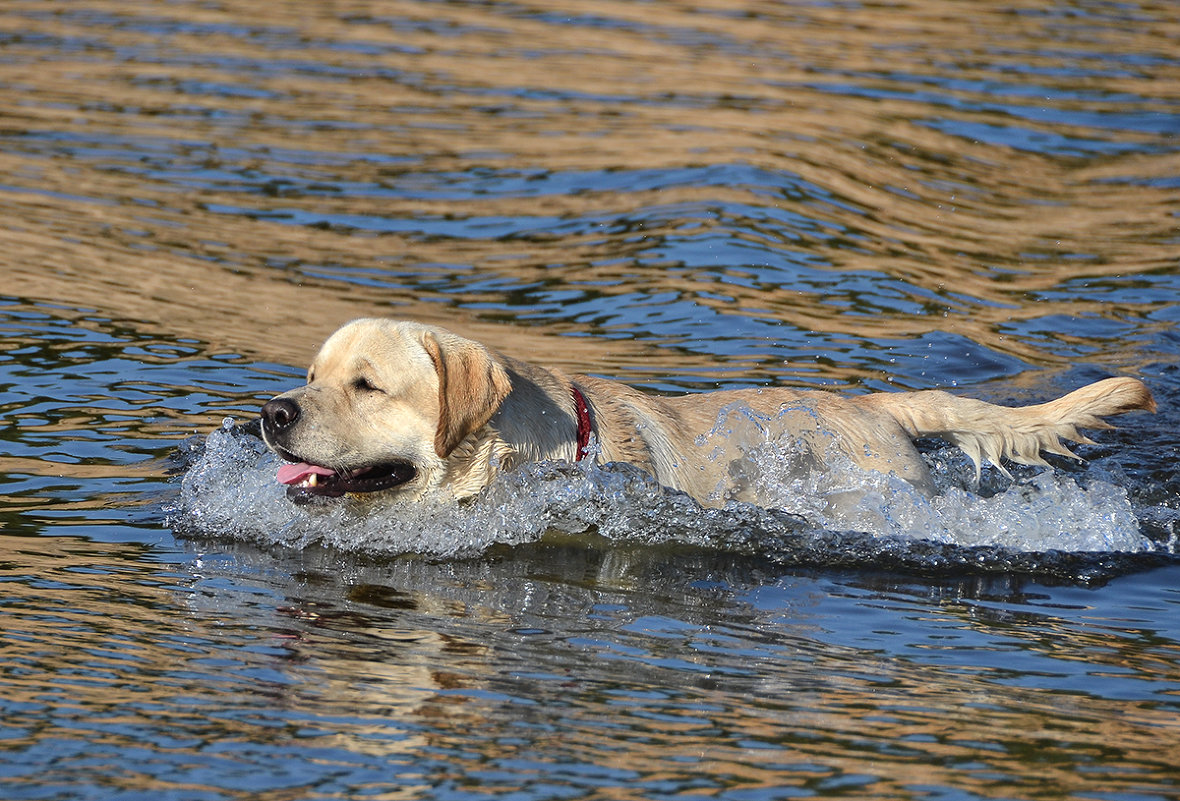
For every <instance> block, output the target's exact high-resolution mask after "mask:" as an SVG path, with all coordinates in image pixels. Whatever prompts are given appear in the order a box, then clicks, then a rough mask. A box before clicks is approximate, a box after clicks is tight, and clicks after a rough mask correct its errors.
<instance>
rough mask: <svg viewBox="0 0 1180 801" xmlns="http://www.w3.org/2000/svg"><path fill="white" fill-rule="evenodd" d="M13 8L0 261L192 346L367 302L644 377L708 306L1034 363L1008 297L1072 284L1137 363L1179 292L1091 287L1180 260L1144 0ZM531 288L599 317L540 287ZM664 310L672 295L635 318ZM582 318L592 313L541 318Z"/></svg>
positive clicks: (1054, 294) (249, 337)
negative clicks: (966, 344) (672, 306)
mask: <svg viewBox="0 0 1180 801" xmlns="http://www.w3.org/2000/svg"><path fill="white" fill-rule="evenodd" d="M591 9H592V10H591ZM7 11H8V13H6V14H5V15H4V16H3V18H0V32H3V33H5V34H6V35H7V36H8V38H9V41H8V42H7V43H6V45H5V53H6V57H5V59H4V60H3V62H2V63H0V82H2V83H3V84H4V85H5V86H8V87H11V89H10V94H9V97H10V103H9V104H8V106H7V108H6V109H5V111H4V113H3V116H2V117H0V145H2V147H0V151H2V152H0V174H3V175H4V176H5V178H4V180H3V182H0V183H2V186H0V213H2V214H3V216H4V220H5V222H4V225H3V230H2V231H0V241H2V243H3V251H4V252H3V256H2V258H3V260H4V264H5V279H4V287H3V291H4V292H5V293H6V294H9V295H15V296H20V297H23V298H28V299H34V300H37V301H52V302H57V303H64V304H67V305H70V306H73V307H82V308H85V309H93V310H96V311H97V312H99V313H100V314H103V315H108V316H110V317H113V318H117V319H120V320H130V321H136V324H138V325H142V326H143V327H144V329H145V330H147V331H170V332H173V333H175V334H176V335H178V336H183V337H194V338H197V339H199V340H201V341H204V342H208V343H210V345H211V346H212V347H213V348H214V349H217V350H221V349H228V350H231V351H233V352H239V353H244V354H248V355H251V356H254V357H257V358H260V359H264V360H270V361H275V362H280V363H284V364H302V363H304V362H305V361H306V360H307V357H308V354H309V353H310V352H311V350H312V349H313V348H314V346H315V344H316V343H317V342H318V341H319V340H321V339H322V338H323V336H324V335H325V334H326V333H328V332H329V331H330V330H331V329H333V328H334V327H335V326H337V325H338V324H339V323H340V322H342V321H343V320H346V319H348V318H350V317H354V316H357V315H360V314H376V313H390V314H396V315H401V316H408V317H414V318H418V319H423V320H427V321H431V322H445V323H449V324H452V325H454V326H456V327H460V328H462V329H463V330H465V331H467V332H468V333H470V334H472V335H475V336H478V337H480V338H483V339H487V340H489V341H491V343H492V344H494V345H498V346H501V347H505V348H508V349H511V350H514V351H516V352H521V353H526V354H539V355H542V356H544V358H545V360H546V361H549V362H552V363H555V364H557V365H558V366H562V367H570V368H576V369H596V370H598V371H600V372H611V371H612V370H633V371H637V372H638V373H639V374H641V375H642V374H650V375H658V374H659V373H660V371H661V370H662V371H663V372H667V371H668V370H670V369H677V368H679V367H683V366H684V362H685V358H684V355H683V353H681V352H679V351H677V350H668V349H666V348H660V347H657V345H659V344H660V343H669V342H670V343H672V344H675V343H676V342H677V341H679V340H683V339H691V337H692V333H691V332H692V317H693V315H697V316H699V317H701V318H702V319H715V320H720V321H721V322H720V323H719V325H720V326H721V328H720V329H719V330H724V325H723V323H724V320H725V319H727V318H728V317H730V316H736V317H742V318H746V319H749V318H765V319H766V320H770V321H774V323H775V325H777V326H782V327H784V328H783V330H785V331H797V332H803V333H805V332H819V333H821V334H826V335H829V336H830V337H834V338H836V339H839V338H840V337H851V338H854V339H855V340H857V341H869V342H873V341H881V340H905V339H908V338H912V337H916V336H921V335H923V334H925V333H928V332H931V331H936V332H945V333H951V334H955V335H959V336H962V337H965V338H966V339H967V340H970V341H972V342H974V343H978V344H980V345H982V346H984V347H986V348H988V349H991V350H992V351H994V352H995V353H998V354H1003V355H1005V356H1007V357H1011V358H1013V359H1016V360H1019V361H1020V362H1023V363H1025V364H1027V365H1031V366H1041V365H1057V364H1062V363H1065V362H1068V361H1069V360H1071V359H1072V358H1074V356H1073V351H1072V350H1070V351H1067V352H1062V351H1061V349H1059V348H1056V347H1055V346H1054V343H1053V342H1052V341H1049V342H1046V341H1045V340H1044V339H1043V337H1040V336H1032V335H1030V334H1029V333H1027V331H1026V330H1025V329H1024V328H1022V327H1021V325H1022V323H1027V322H1029V321H1033V322H1035V321H1037V320H1040V319H1042V318H1046V317H1052V316H1055V315H1063V316H1066V317H1070V318H1075V319H1076V318H1092V319H1096V320H1098V319H1101V320H1108V321H1113V322H1116V323H1118V324H1119V325H1125V326H1127V327H1128V328H1129V330H1128V331H1124V332H1123V333H1122V335H1121V337H1120V339H1121V340H1122V341H1121V342H1118V343H1115V342H1111V341H1109V337H1108V336H1107V335H1104V334H1101V333H1099V334H1087V333H1086V332H1085V326H1084V325H1082V326H1081V328H1082V333H1080V334H1079V333H1077V332H1076V331H1073V332H1070V335H1071V336H1074V337H1078V338H1080V340H1081V343H1080V344H1081V345H1082V346H1084V349H1086V348H1088V349H1089V350H1091V351H1093V353H1094V354H1095V355H1094V358H1095V359H1097V360H1100V361H1106V362H1113V363H1123V364H1126V365H1128V366H1133V365H1134V364H1135V357H1134V356H1133V355H1129V354H1128V351H1129V350H1134V349H1135V348H1136V347H1137V344H1136V343H1139V344H1141V343H1143V342H1145V341H1148V340H1150V338H1151V336H1152V332H1155V331H1158V330H1159V329H1160V328H1161V327H1162V326H1163V325H1164V322H1161V321H1159V320H1158V319H1157V318H1156V317H1155V316H1154V315H1156V314H1157V313H1158V312H1160V310H1161V309H1166V308H1168V305H1169V303H1170V302H1171V301H1165V300H1160V299H1156V300H1152V299H1146V300H1145V299H1143V298H1141V297H1137V296H1136V297H1134V298H1132V297H1131V296H1126V295H1120V294H1118V293H1111V292H1100V293H1092V292H1087V291H1086V289H1085V288H1086V287H1087V286H1092V285H1094V284H1096V283H1097V284H1100V283H1101V282H1103V281H1107V280H1112V281H1115V282H1116V283H1117V282H1119V281H1125V280H1126V279H1125V277H1126V276H1129V275H1139V276H1143V277H1144V278H1145V280H1147V281H1149V282H1150V280H1152V277H1153V276H1159V275H1166V274H1169V273H1170V272H1172V271H1174V269H1175V263H1176V262H1175V247H1174V245H1175V241H1176V232H1177V225H1176V219H1177V212H1178V210H1180V199H1178V197H1177V191H1176V185H1175V181H1174V179H1173V178H1172V176H1174V175H1175V174H1176V173H1177V170H1178V169H1180V154H1178V153H1177V152H1176V148H1175V147H1174V143H1173V140H1172V138H1171V137H1172V136H1173V135H1174V133H1175V122H1174V121H1175V108H1176V103H1177V102H1178V101H1180V66H1178V65H1177V63H1176V60H1175V58H1174V55H1173V54H1174V53H1175V52H1176V45H1177V43H1178V37H1180V24H1178V23H1177V22H1176V21H1175V20H1174V19H1172V17H1171V15H1170V14H1168V13H1167V8H1166V7H1157V6H1150V5H1142V6H1139V7H1138V8H1137V9H1136V11H1137V13H1138V14H1139V15H1140V16H1141V17H1142V18H1143V19H1144V20H1146V21H1144V22H1136V24H1134V25H1121V24H1114V22H1112V21H1110V20H1102V19H1099V20H1095V19H1092V18H1088V17H1087V15H1086V13H1081V12H1080V11H1079V13H1078V14H1077V15H1071V14H1069V13H1064V12H1063V13H1059V12H1060V9H1058V7H1057V6H1054V5H1051V4H1048V3H1038V2H1027V3H1022V4H1017V5H1016V6H1013V5H1012V4H1011V3H998V2H986V3H975V4H972V6H971V9H970V13H971V20H970V24H966V22H965V21H964V19H963V18H962V12H961V10H959V9H957V8H956V9H951V8H950V7H948V6H946V5H945V4H941V3H924V2H914V3H909V4H905V5H903V6H871V7H865V8H858V9H857V10H856V11H855V14H854V15H852V12H850V11H848V10H847V9H845V8H843V7H842V6H832V7H823V6H813V5H794V4H778V3H760V2H744V3H739V4H734V3H732V2H721V1H720V0H715V1H714V2H705V3H693V4H682V3H676V2H661V3H644V4H636V3H624V2H599V3H594V4H593V5H592V7H587V6H586V5H585V4H583V3H573V2H546V3H538V4H527V3H526V4H511V5H509V4H505V5H496V4H492V5H483V4H464V3H448V4H438V3H427V2H414V1H412V0H405V1H404V2H385V3H370V2H363V1H362V0H345V1H344V2H338V3H332V4H307V3H299V2H294V1H293V0H290V1H288V2H274V3H266V4H262V5H260V4H257V3H252V2H245V0H227V1H226V2H223V3H219V4H217V5H216V6H210V5H206V4H200V3H173V4H168V5H167V6H157V5H155V4H152V5H143V4H140V3H135V2H114V1H113V0H105V1H102V0H100V1H99V2H93V3H88V4H86V7H85V8H84V9H81V8H78V7H77V6H75V5H73V4H67V3H42V2H24V1H23V0H17V1H16V2H13V3H11V4H9V6H8V9H7ZM1095 13H1097V12H1095ZM853 17H854V18H853ZM1169 120H1171V122H1169ZM715 259H719V260H720V261H719V263H718V262H716V261H715ZM852 275H855V276H858V277H859V280H852V279H849V278H847V276H852ZM842 276H845V277H842ZM865 276H867V278H866V277H865ZM1120 286H1121V284H1120ZM546 293H548V294H550V295H553V296H554V297H557V298H559V300H555V301H552V305H553V306H554V307H555V308H559V307H561V306H562V305H563V304H564V305H566V306H571V307H572V306H575V305H577V303H580V302H587V303H588V306H587V308H589V309H591V310H592V311H581V312H578V313H576V314H575V313H572V312H571V313H570V314H569V316H563V314H562V313H561V312H560V311H559V310H556V311H553V312H552V313H550V314H548V315H547V316H545V317H543V318H541V319H534V318H532V317H530V316H529V313H530V310H531V308H532V307H535V306H536V305H537V304H538V303H539V301H538V300H537V298H538V297H539V296H541V295H546ZM563 293H566V294H567V295H568V298H567V299H565V300H561V299H560V298H562V297H565V295H563ZM516 295H519V296H520V300H519V301H515V300H514V299H513V298H514V297H515V296H516ZM546 296H548V295H546ZM587 298H589V299H590V300H591V301H593V299H594V298H599V300H598V301H594V302H588V301H587ZM652 298H659V299H660V300H652ZM668 298H673V299H676V300H668ZM612 299H613V300H612ZM645 299H646V300H645ZM628 303H630V304H631V305H633V306H634V307H635V309H636V310H635V311H634V312H619V311H618V308H619V307H620V306H627V304H628ZM667 303H680V304H682V305H683V309H680V308H679V307H677V309H676V310H674V312H673V314H674V315H675V316H676V318H677V322H676V323H675V324H674V325H668V326H664V327H660V326H655V327H651V326H650V325H648V324H645V322H644V314H643V309H644V306H645V304H647V305H652V306H655V307H659V306H660V305H661V304H667ZM522 314H524V315H525V316H524V319H523V320H520V319H517V318H519V317H520V315H522ZM521 323H525V324H521ZM1099 328H1101V327H1099ZM766 331H767V334H766V336H768V337H769V336H773V333H774V329H773V328H771V327H769V326H767V327H766ZM583 333H591V334H598V335H603V334H612V333H615V334H617V336H612V337H610V338H609V339H606V340H603V339H597V340H596V339H591V338H585V337H580V336H579V337H571V336H563V337H561V338H560V339H559V340H554V339H553V336H552V335H554V334H583ZM636 338H639V339H641V340H642V339H646V340H650V341H647V342H644V341H635V339H636ZM1128 340H1129V342H1128ZM825 341H830V340H825ZM696 350H697V352H696V355H695V356H694V357H693V361H695V362H696V363H697V364H698V365H699V366H701V367H705V368H708V367H710V365H711V366H713V367H724V366H725V365H726V364H728V363H729V362H730V361H733V360H736V362H737V363H738V364H741V365H745V364H746V363H747V362H749V363H750V364H751V365H757V363H758V362H761V361H765V359H766V355H767V354H766V353H765V352H763V353H761V354H758V353H754V354H749V355H746V356H740V355H735V354H726V355H721V354H712V353H710V352H709V351H708V349H707V348H697V349H696ZM819 369H820V370H821V372H822V373H823V374H824V377H826V378H827V379H829V380H836V381H848V380H859V377H860V376H861V374H862V373H863V368H860V367H858V366H856V365H855V364H848V363H838V364H834V365H827V366H821V367H820V368H819ZM774 370H777V371H778V372H779V373H783V372H785V373H791V369H790V368H786V369H785V370H784V369H783V368H781V367H779V368H772V372H773V371H774Z"/></svg>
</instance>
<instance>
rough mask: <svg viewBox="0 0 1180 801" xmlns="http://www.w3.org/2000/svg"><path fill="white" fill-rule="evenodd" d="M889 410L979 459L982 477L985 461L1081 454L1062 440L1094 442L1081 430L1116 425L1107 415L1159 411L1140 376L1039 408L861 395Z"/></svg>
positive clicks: (1034, 461)
mask: <svg viewBox="0 0 1180 801" xmlns="http://www.w3.org/2000/svg"><path fill="white" fill-rule="evenodd" d="M858 400H859V401H862V402H864V403H866V404H868V405H870V406H872V407H875V408H878V409H880V410H882V411H885V412H888V413H889V414H890V415H891V416H892V417H893V418H894V419H895V420H897V422H898V423H900V424H901V426H902V428H904V429H905V430H906V432H907V433H908V434H909V435H910V436H911V437H939V438H941V439H945V440H947V441H949V442H952V443H954V444H955V445H956V446H958V447H959V448H960V449H962V451H963V452H964V453H966V454H967V455H968V456H970V457H971V460H972V461H973V462H974V463H975V477H976V479H977V480H978V478H979V473H980V469H981V467H982V461H983V460H984V459H986V460H987V461H989V462H991V463H992V464H993V465H995V466H996V467H997V468H999V470H1000V472H1002V473H1003V474H1004V475H1006V476H1011V474H1010V473H1009V472H1008V471H1007V470H1006V469H1005V468H1004V466H1003V464H1001V462H1002V460H1004V459H1009V460H1011V461H1013V462H1017V463H1019V464H1029V465H1047V464H1048V463H1047V462H1046V461H1045V460H1044V459H1043V458H1042V457H1041V452H1042V451H1046V452H1048V453H1056V454H1060V455H1062V456H1069V457H1071V458H1073V459H1078V458H1079V457H1078V456H1076V455H1075V454H1074V453H1072V452H1071V451H1070V450H1069V448H1067V447H1065V445H1064V444H1063V443H1062V442H1061V440H1062V439H1067V440H1070V441H1072V442H1082V443H1091V444H1092V443H1093V440H1091V439H1088V438H1087V437H1086V436H1085V435H1083V434H1081V433H1079V432H1078V429H1079V428H1114V426H1112V425H1111V424H1110V423H1107V422H1106V421H1105V420H1103V419H1102V418H1104V417H1110V416H1112V415H1116V414H1123V413H1124V412H1131V411H1136V410H1142V411H1147V412H1154V411H1155V410H1156V406H1155V399H1154V398H1152V396H1151V390H1149V389H1148V388H1147V387H1146V385H1144V383H1143V382H1142V381H1140V380H1138V379H1136V378H1127V377H1123V378H1107V379H1105V380H1103V381H1098V382H1096V383H1093V384H1089V385H1087V386H1084V387H1082V388H1081V389H1077V390H1074V391H1073V392H1071V393H1069V394H1068V395H1066V396H1064V397H1061V398H1058V399H1057V400H1052V401H1049V402H1048V403H1041V404H1038V405H1036V406H1018V407H1010V406H997V405H995V404H991V403H985V402H984V401H980V400H973V399H971V398H960V397H957V396H955V395H951V394H949V393H946V392H942V391H938V390H931V391H925V392H909V393H878V394H874V395H865V396H863V397H861V398H858Z"/></svg>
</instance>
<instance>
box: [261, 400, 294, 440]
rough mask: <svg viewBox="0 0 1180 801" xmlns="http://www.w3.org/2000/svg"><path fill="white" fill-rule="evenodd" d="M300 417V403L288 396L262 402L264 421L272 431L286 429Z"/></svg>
mask: <svg viewBox="0 0 1180 801" xmlns="http://www.w3.org/2000/svg"><path fill="white" fill-rule="evenodd" d="M298 419H299V405H298V404H297V403H295V401H293V400H288V399H287V398H274V399H273V400H268V401H267V402H266V403H264V404H262V421H263V422H264V423H266V425H267V427H268V428H270V430H271V431H276V432H277V431H285V430H286V429H288V428H290V427H291V426H293V425H295V421H296V420H298Z"/></svg>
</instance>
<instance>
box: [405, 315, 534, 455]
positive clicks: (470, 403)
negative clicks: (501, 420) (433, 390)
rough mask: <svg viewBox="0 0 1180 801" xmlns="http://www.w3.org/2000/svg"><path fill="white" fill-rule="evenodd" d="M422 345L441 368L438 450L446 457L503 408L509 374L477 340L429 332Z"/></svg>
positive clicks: (509, 386)
mask: <svg viewBox="0 0 1180 801" xmlns="http://www.w3.org/2000/svg"><path fill="white" fill-rule="evenodd" d="M422 345H423V346H424V347H425V348H426V352H427V353H428V354H430V358H431V360H432V361H433V362H434V369H435V370H437V371H438V431H436V432H435V434H434V450H435V452H436V453H437V454H438V455H439V456H441V457H443V458H446V457H447V456H448V455H449V454H450V453H451V451H453V450H455V448H456V447H458V445H459V443H460V442H462V441H463V440H464V439H466V438H467V435H468V434H470V433H471V432H472V431H475V430H476V429H478V428H480V427H481V426H482V425H484V424H485V423H486V422H487V421H488V420H490V419H492V415H494V414H495V413H496V410H497V409H499V408H500V404H501V403H503V401H504V398H506V397H507V396H508V393H509V392H511V391H512V382H511V380H509V378H508V373H507V372H506V371H505V370H504V368H503V367H501V366H500V364H499V363H498V362H496V360H495V359H493V358H492V354H491V353H490V352H489V351H488V349H487V348H485V347H484V346H482V345H480V344H479V343H478V342H472V341H471V340H469V339H463V338H462V337H458V336H455V335H453V334H449V333H447V332H443V331H427V332H426V333H425V334H423V336H422Z"/></svg>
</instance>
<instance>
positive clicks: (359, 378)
mask: <svg viewBox="0 0 1180 801" xmlns="http://www.w3.org/2000/svg"><path fill="white" fill-rule="evenodd" d="M511 389H512V385H511V382H510V380H509V377H508V374H507V372H506V371H505V370H504V368H503V367H502V366H501V365H500V363H499V362H498V361H497V359H496V358H495V356H494V355H493V354H492V352H491V351H489V350H488V349H487V348H485V347H484V346H483V345H480V344H479V343H477V342H473V341H471V340H468V339H464V338H462V337H459V336H456V335H455V334H452V333H451V332H449V331H445V330H443V329H441V328H434V327H431V326H425V325H420V324H417V323H410V322H403V321H396V320H374V319H366V320H356V321H354V322H351V323H349V324H347V325H345V326H344V327H343V328H341V329H340V330H339V331H337V332H336V333H335V334H333V335H332V336H331V337H330V338H329V339H328V341H327V342H325V343H324V345H323V347H322V348H321V349H320V352H319V354H318V355H317V356H316V358H315V361H314V362H313V363H312V365H311V369H310V370H308V373H307V384H306V385H304V386H302V387H299V388H297V389H293V390H291V391H290V392H285V393H283V394H282V395H279V396H278V397H276V398H273V399H272V400H270V401H268V402H267V403H266V404H264V405H263V407H262V437H263V441H265V442H266V444H267V446H268V447H269V448H270V449H271V450H273V451H274V452H275V453H276V454H278V455H279V456H280V457H281V458H283V459H284V460H285V461H286V462H287V464H285V465H283V466H282V467H281V468H280V469H279V473H278V479H279V481H280V482H281V483H283V484H286V485H287V487H288V490H287V492H288V495H289V496H290V497H291V498H292V499H293V500H296V501H303V500H310V499H311V498H316V497H328V498H333V497H340V496H342V495H347V494H361V493H375V492H383V491H388V490H398V491H400V492H402V493H406V494H411V495H420V494H421V493H423V492H425V491H426V490H428V489H430V488H431V487H433V486H436V485H437V484H438V482H439V481H441V479H442V476H443V475H444V474H445V472H446V469H447V461H448V459H449V458H450V457H452V454H453V453H454V452H455V450H456V448H458V447H459V445H460V444H461V443H463V441H464V440H465V439H467V437H468V436H470V435H471V434H472V433H474V432H475V431H477V430H478V429H480V428H482V427H483V426H484V425H486V424H487V422H488V421H489V420H490V419H491V418H492V416H493V415H494V414H495V413H496V411H497V409H499V407H500V404H501V403H502V402H503V400H504V398H505V397H506V396H507V395H508V393H509V392H510V391H511Z"/></svg>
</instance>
